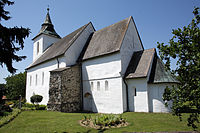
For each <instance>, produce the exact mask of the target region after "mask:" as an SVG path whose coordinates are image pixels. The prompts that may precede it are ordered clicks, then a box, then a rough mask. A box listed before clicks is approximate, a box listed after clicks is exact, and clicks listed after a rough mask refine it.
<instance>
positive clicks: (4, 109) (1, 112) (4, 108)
mask: <svg viewBox="0 0 200 133" xmlns="http://www.w3.org/2000/svg"><path fill="white" fill-rule="evenodd" d="M9 112H12V109H11V108H10V107H9V105H8V104H3V105H1V104H0V116H7V115H8V114H9Z"/></svg>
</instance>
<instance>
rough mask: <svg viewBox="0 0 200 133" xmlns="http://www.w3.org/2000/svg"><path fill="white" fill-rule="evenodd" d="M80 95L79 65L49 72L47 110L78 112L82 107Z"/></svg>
mask: <svg viewBox="0 0 200 133" xmlns="http://www.w3.org/2000/svg"><path fill="white" fill-rule="evenodd" d="M81 94H82V93H81V72H80V66H79V65H75V66H71V67H65V68H59V69H56V70H53V71H51V72H50V84H49V101H48V104H47V108H48V110H54V111H61V112H79V111H80V110H81V106H82V102H81V99H82V98H81V96H82V95H81Z"/></svg>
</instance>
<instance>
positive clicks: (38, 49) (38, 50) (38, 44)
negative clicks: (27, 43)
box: [37, 42, 40, 54]
mask: <svg viewBox="0 0 200 133" xmlns="http://www.w3.org/2000/svg"><path fill="white" fill-rule="evenodd" d="M39 52H40V43H39V42H37V54H39Z"/></svg>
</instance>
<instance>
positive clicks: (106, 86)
mask: <svg viewBox="0 0 200 133" xmlns="http://www.w3.org/2000/svg"><path fill="white" fill-rule="evenodd" d="M105 91H108V81H107V80H106V81H105Z"/></svg>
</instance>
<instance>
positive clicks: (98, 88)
mask: <svg viewBox="0 0 200 133" xmlns="http://www.w3.org/2000/svg"><path fill="white" fill-rule="evenodd" d="M97 90H98V91H100V82H99V81H97Z"/></svg>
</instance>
